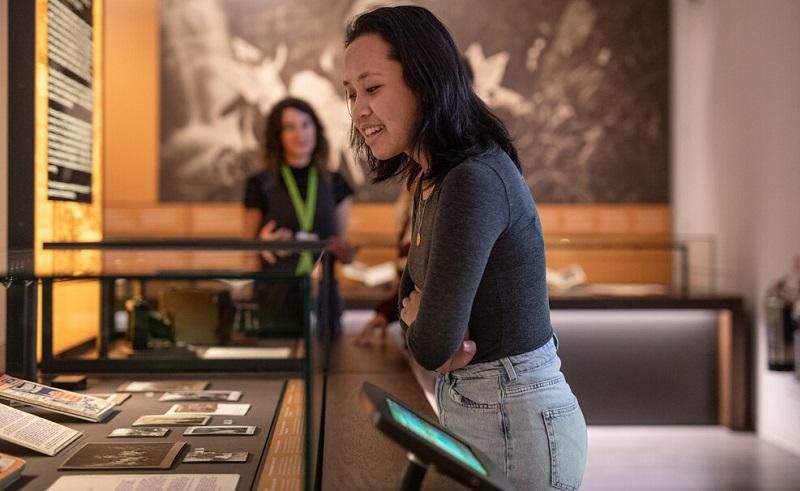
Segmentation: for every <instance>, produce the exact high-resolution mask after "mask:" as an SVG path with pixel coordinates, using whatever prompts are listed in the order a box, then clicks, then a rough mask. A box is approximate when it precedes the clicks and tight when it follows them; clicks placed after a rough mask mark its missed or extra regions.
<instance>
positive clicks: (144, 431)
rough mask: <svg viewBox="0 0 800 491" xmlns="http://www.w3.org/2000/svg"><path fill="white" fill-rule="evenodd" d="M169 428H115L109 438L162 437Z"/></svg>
mask: <svg viewBox="0 0 800 491" xmlns="http://www.w3.org/2000/svg"><path fill="white" fill-rule="evenodd" d="M167 433H169V428H162V427H160V426H142V427H140V428H115V429H114V431H112V432H111V433H109V434H108V438H161V437H164V436H167Z"/></svg>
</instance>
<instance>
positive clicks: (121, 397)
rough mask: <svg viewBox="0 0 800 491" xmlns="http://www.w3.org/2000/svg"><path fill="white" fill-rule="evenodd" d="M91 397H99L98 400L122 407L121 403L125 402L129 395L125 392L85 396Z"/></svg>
mask: <svg viewBox="0 0 800 491" xmlns="http://www.w3.org/2000/svg"><path fill="white" fill-rule="evenodd" d="M86 395H89V396H92V397H99V398H100V399H105V400H107V401H111V402H113V403H114V405H115V406H120V405H122V403H123V402H125V401H127V400H128V399H129V398H130V397H131V395H130V394H128V393H127V392H106V393H102V394H86Z"/></svg>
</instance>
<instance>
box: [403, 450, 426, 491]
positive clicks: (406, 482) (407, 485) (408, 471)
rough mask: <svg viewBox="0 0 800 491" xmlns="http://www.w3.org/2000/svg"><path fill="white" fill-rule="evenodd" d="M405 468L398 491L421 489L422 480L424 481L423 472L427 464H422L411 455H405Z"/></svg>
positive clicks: (417, 490)
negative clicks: (406, 460)
mask: <svg viewBox="0 0 800 491" xmlns="http://www.w3.org/2000/svg"><path fill="white" fill-rule="evenodd" d="M406 458H407V459H408V462H407V463H406V468H405V470H403V480H402V481H400V491H419V490H420V489H422V480H423V479H425V471H427V470H428V464H426V463H424V462H422V461H421V460H419V459H418V458H417V456H416V455H414V454H413V453H410V452H409V453H407V454H406Z"/></svg>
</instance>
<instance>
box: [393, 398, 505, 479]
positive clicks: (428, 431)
mask: <svg viewBox="0 0 800 491" xmlns="http://www.w3.org/2000/svg"><path fill="white" fill-rule="evenodd" d="M386 405H387V406H388V407H389V411H390V412H391V413H392V417H393V418H394V420H395V421H396V422H397V423H399V424H401V425H403V427H405V428H407V429H408V430H410V431H412V432H413V433H414V434H415V435H417V436H419V437H420V438H422V439H424V440H426V441H427V442H429V443H431V444H433V445H435V446H436V447H437V448H439V449H440V450H442V451H444V452H446V453H447V454H449V455H450V456H451V457H453V458H455V459H456V460H458V461H459V462H461V463H462V464H464V465H466V466H468V467H470V468H471V469H472V470H474V471H475V472H477V473H479V474H481V475H484V476H487V475H488V474H489V473H488V472H487V471H486V468H485V467H484V466H483V465H482V464H481V463H480V461H478V459H477V458H476V457H475V454H474V453H472V450H470V449H469V448H468V447H467V446H466V445H464V444H463V443H461V442H460V441H458V440H456V439H455V438H453V437H451V436H450V435H448V434H446V433H444V432H443V431H442V430H440V429H439V428H436V427H434V426H433V425H431V424H430V423H428V422H427V421H425V420H424V419H422V418H420V417H418V416H417V415H416V414H414V413H412V412H411V411H409V410H408V409H406V408H404V407H403V406H401V405H400V404H397V403H396V402H394V401H393V400H391V399H389V398H387V399H386Z"/></svg>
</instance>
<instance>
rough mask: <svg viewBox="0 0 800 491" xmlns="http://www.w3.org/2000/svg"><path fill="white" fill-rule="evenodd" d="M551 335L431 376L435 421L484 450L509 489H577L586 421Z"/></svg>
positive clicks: (579, 482)
mask: <svg viewBox="0 0 800 491" xmlns="http://www.w3.org/2000/svg"><path fill="white" fill-rule="evenodd" d="M557 348H558V340H557V339H556V338H555V337H554V338H553V339H552V340H550V341H549V342H548V343H547V344H545V345H544V346H542V347H541V348H538V349H536V350H534V351H530V352H528V353H523V354H519V355H514V356H510V357H506V358H501V359H499V360H496V361H491V362H486V363H476V364H474V365H469V366H466V367H464V368H462V369H459V370H454V371H452V372H450V373H447V374H444V375H439V376H437V379H436V399H437V402H438V404H439V422H440V423H441V424H442V425H443V426H444V427H446V428H447V429H448V430H450V431H452V432H453V433H455V434H456V435H458V436H460V437H461V438H462V439H464V440H465V441H466V442H468V443H470V444H471V445H473V446H474V447H476V448H477V449H478V450H480V451H481V452H483V453H484V454H486V456H487V457H489V459H490V460H491V462H492V464H494V467H495V469H497V470H498V471H500V472H503V471H505V473H506V477H507V478H508V480H509V481H510V482H511V483H512V484H513V485H514V488H515V489H517V490H538V489H560V490H564V491H573V490H576V489H578V487H580V484H581V479H582V478H583V470H584V468H585V467H586V451H587V438H586V422H585V421H584V419H583V413H582V412H581V408H580V406H579V405H578V400H577V399H576V398H575V395H574V394H573V393H572V389H570V387H569V385H568V384H567V382H566V380H565V379H564V375H563V374H562V373H561V360H560V359H559V357H558V355H557V354H556V350H557Z"/></svg>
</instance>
